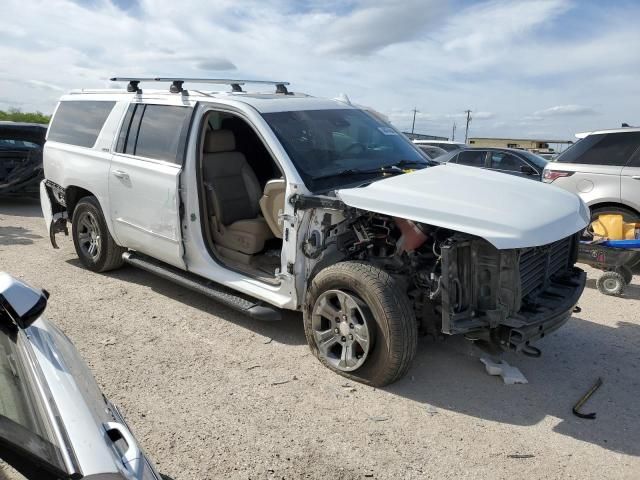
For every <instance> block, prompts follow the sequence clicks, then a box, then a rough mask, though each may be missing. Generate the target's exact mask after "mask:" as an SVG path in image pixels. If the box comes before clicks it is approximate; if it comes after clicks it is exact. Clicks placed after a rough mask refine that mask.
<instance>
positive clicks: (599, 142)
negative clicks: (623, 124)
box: [557, 132, 640, 167]
mask: <svg viewBox="0 0 640 480" xmlns="http://www.w3.org/2000/svg"><path fill="white" fill-rule="evenodd" d="M638 148H640V132H619V133H602V134H597V135H589V136H588V137H585V138H583V139H582V140H580V141H579V142H578V143H576V144H575V145H574V146H572V147H571V148H569V149H568V150H567V151H565V152H564V153H563V154H562V155H560V156H559V157H558V159H557V161H558V162H559V163H581V164H587V165H611V166H618V167H622V166H624V165H626V164H627V162H628V161H629V159H630V158H631V156H632V155H633V154H634V152H635V151H636V150H638Z"/></svg>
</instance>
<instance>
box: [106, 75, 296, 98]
mask: <svg viewBox="0 0 640 480" xmlns="http://www.w3.org/2000/svg"><path fill="white" fill-rule="evenodd" d="M110 80H111V81H112V82H129V85H128V86H127V91H128V92H137V91H138V85H139V84H140V82H171V87H170V88H169V91H170V92H171V93H180V92H182V91H183V89H182V85H183V84H184V83H185V82H188V83H209V84H217V85H230V86H231V91H233V92H242V91H243V90H242V85H244V84H246V83H253V84H258V85H275V87H276V93H282V94H285V95H286V94H288V93H289V91H288V90H287V85H289V82H281V81H275V80H245V79H233V78H187V77H184V78H178V77H113V78H110Z"/></svg>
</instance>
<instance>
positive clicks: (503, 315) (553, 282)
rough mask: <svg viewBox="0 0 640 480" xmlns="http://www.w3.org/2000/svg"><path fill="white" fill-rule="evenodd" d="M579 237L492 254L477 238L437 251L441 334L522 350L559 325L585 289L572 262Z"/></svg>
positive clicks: (576, 250) (490, 249)
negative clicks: (463, 335)
mask: <svg viewBox="0 0 640 480" xmlns="http://www.w3.org/2000/svg"><path fill="white" fill-rule="evenodd" d="M578 242H579V235H578V234H576V235H573V236H570V237H567V238H564V239H561V240H558V241H556V242H553V243H551V244H548V245H544V246H540V247H532V248H522V249H509V250H497V249H496V248H495V247H493V246H492V245H490V244H489V243H488V242H486V241H484V240H482V239H468V240H458V241H453V242H448V243H447V244H445V245H443V247H442V250H441V252H442V253H441V255H442V259H441V263H442V267H441V277H440V282H441V293H440V305H439V308H438V310H439V311H440V313H441V322H442V323H441V330H442V332H443V333H447V334H465V335H467V337H469V338H472V339H474V340H484V341H486V342H489V343H491V344H494V345H499V346H500V347H501V348H503V349H509V350H515V351H521V350H527V349H528V347H529V346H530V345H531V344H532V343H533V342H535V341H537V340H539V339H541V338H543V337H544V336H545V335H546V334H548V333H550V332H552V331H554V330H555V329H557V328H559V327H560V326H561V325H563V324H564V323H565V322H566V321H567V320H568V319H569V318H570V316H571V313H572V311H573V309H574V307H575V306H576V304H577V303H578V299H579V298H580V295H581V294H582V291H583V290H584V287H585V282H586V275H585V273H584V272H583V271H582V270H580V269H579V268H577V267H575V266H574V264H575V263H576V260H577V252H578Z"/></svg>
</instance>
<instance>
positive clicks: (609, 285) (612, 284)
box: [603, 278, 618, 292]
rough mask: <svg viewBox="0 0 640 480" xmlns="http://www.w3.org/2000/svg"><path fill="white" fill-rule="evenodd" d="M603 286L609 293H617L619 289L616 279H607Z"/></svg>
mask: <svg viewBox="0 0 640 480" xmlns="http://www.w3.org/2000/svg"><path fill="white" fill-rule="evenodd" d="M603 284H604V288H605V290H606V291H607V292H615V291H616V289H617V288H618V281H617V280H616V279H615V278H607V279H605V281H604V282H603Z"/></svg>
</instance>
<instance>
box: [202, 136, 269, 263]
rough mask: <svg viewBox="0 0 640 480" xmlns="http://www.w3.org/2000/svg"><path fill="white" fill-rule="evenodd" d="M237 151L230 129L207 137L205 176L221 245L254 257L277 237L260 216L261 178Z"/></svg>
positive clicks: (215, 228)
mask: <svg viewBox="0 0 640 480" xmlns="http://www.w3.org/2000/svg"><path fill="white" fill-rule="evenodd" d="M235 148H236V142H235V138H234V135H233V132H231V131H230V130H210V131H208V132H207V133H206V135H205V140H204V156H203V177H204V183H205V186H206V189H207V202H208V206H209V214H210V215H211V216H212V219H211V220H212V222H211V224H212V230H213V231H212V234H213V239H214V241H215V243H216V245H217V246H220V247H224V249H229V250H232V251H234V252H240V253H242V254H245V255H253V254H256V253H258V252H260V251H261V250H262V249H263V248H264V242H265V241H266V240H268V239H269V238H273V234H272V233H271V229H270V228H269V225H267V222H266V221H265V219H264V218H263V217H262V216H260V206H259V200H260V195H261V193H262V192H261V189H260V184H259V183H258V179H257V178H256V175H255V173H253V170H252V169H251V167H250V166H249V164H248V163H247V160H246V158H245V157H244V155H243V154H242V153H240V152H237V151H235Z"/></svg>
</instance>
